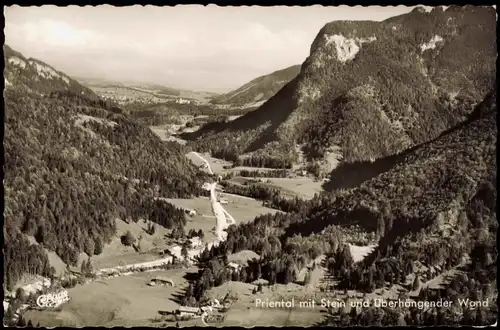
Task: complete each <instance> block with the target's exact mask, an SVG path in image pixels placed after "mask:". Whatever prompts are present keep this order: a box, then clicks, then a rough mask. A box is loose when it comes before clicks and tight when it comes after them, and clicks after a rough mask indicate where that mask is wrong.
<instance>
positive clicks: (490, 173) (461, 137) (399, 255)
mask: <svg viewBox="0 0 500 330" xmlns="http://www.w3.org/2000/svg"><path fill="white" fill-rule="evenodd" d="M468 112H469V113H471V114H470V115H469V116H468V118H467V119H466V120H465V121H464V122H463V123H461V124H459V125H457V126H455V127H454V128H452V129H450V130H448V131H447V132H445V133H443V134H442V135H441V136H439V137H438V138H436V139H434V140H433V141H430V142H428V143H425V144H422V145H419V146H417V147H415V148H413V149H411V150H409V151H408V152H406V153H405V154H404V155H403V156H402V157H401V159H399V160H398V163H397V164H396V165H395V166H394V167H393V168H392V169H390V170H389V171H387V172H385V173H383V174H381V175H379V176H377V177H375V178H373V179H371V180H369V181H367V182H365V183H363V184H362V185H361V186H359V187H357V188H353V189H342V190H337V191H335V192H334V193H328V194H323V195H322V196H318V197H317V198H314V199H313V200H311V201H309V202H302V205H300V204H301V203H300V202H298V204H299V205H298V207H297V209H298V212H291V213H288V214H275V215H264V216H261V217H258V218H257V219H255V220H254V221H253V222H252V223H247V224H243V225H239V226H237V227H236V226H232V227H230V228H229V230H228V239H227V241H225V242H224V243H222V244H221V245H219V246H218V247H216V248H213V249H212V250H211V251H207V252H205V253H204V255H203V257H204V259H202V260H203V261H204V264H205V265H206V267H205V269H203V270H201V271H200V273H199V278H198V280H197V281H195V283H194V284H193V287H192V288H193V294H191V296H194V297H195V298H198V297H202V296H203V292H204V290H206V289H207V288H210V287H211V286H213V285H219V284H220V283H222V282H224V281H225V279H224V278H225V276H226V275H227V274H226V275H225V274H224V273H223V271H219V268H218V267H219V266H218V264H220V263H221V261H220V260H222V259H221V256H223V255H224V254H225V253H235V252H238V251H242V250H253V251H255V252H256V253H258V254H259V255H260V256H261V258H260V259H258V260H254V261H253V262H252V263H251V264H250V265H249V266H248V267H247V268H246V269H245V272H244V274H245V275H244V277H243V275H241V277H240V279H241V278H243V279H242V281H246V282H252V281H254V280H255V279H256V278H258V277H259V276H261V277H262V278H264V279H266V280H268V281H270V282H271V284H272V283H276V282H279V283H285V284H286V283H289V282H291V281H294V280H295V279H296V269H301V267H303V266H304V265H305V264H306V263H307V262H308V261H310V260H312V259H314V258H316V257H317V256H318V255H320V254H323V253H324V254H326V256H327V258H326V267H327V268H328V270H329V272H330V273H331V275H332V276H334V278H335V279H336V282H337V284H336V289H338V290H345V289H354V290H357V291H361V292H365V293H371V292H373V291H374V289H376V288H387V287H388V288H390V287H391V286H392V285H400V286H401V287H402V288H406V287H408V280H410V289H408V290H407V292H408V291H410V290H414V289H411V281H412V280H414V279H415V277H416V276H419V277H420V276H422V278H424V277H425V278H429V276H431V277H432V276H437V275H442V273H443V272H447V271H450V270H451V269H454V268H456V267H458V266H459V265H461V267H462V270H461V274H462V275H460V276H458V277H456V278H454V279H453V280H451V282H450V283H449V284H447V283H444V284H443V286H442V289H439V290H430V289H423V290H421V291H418V290H417V293H419V294H420V296H418V297H414V299H417V300H424V301H429V300H435V299H438V300H439V299H444V300H453V301H454V302H455V303H454V306H453V308H450V309H442V310H439V311H433V310H432V309H431V310H430V311H429V310H423V309H418V308H414V309H411V308H410V309H408V308H406V309H404V308H403V309H401V308H397V309H396V310H395V313H396V318H395V319H393V318H392V317H393V316H394V315H393V313H388V312H387V311H385V310H384V309H375V310H372V311H371V312H377V313H382V315H380V317H384V318H386V317H387V318H388V320H387V322H385V323H384V322H383V323H384V324H385V325H387V324H396V322H397V319H398V318H397V316H398V315H400V314H401V315H402V316H403V317H404V319H405V320H406V322H407V323H408V324H414V325H426V324H427V325H429V322H431V323H432V322H433V321H432V320H433V318H434V320H436V314H437V315H439V317H442V322H441V323H439V324H448V323H450V324H476V325H480V324H485V323H487V322H489V320H491V319H492V318H494V316H495V315H496V314H497V312H496V304H495V302H494V300H492V299H496V293H495V292H496V284H495V280H496V266H495V260H496V256H497V250H496V232H497V228H498V224H497V221H496V198H497V197H496V172H497V164H496V137H497V134H498V130H497V126H496V116H497V106H496V90H493V91H491V92H490V93H489V94H488V96H487V97H486V98H485V100H484V101H483V102H481V103H480V104H479V105H478V106H477V107H475V109H474V110H473V111H470V110H469V111H468ZM349 230H351V234H349ZM352 232H357V234H355V235H353V234H352ZM363 232H364V234H365V235H364V237H369V236H372V235H368V233H376V235H375V236H377V237H379V238H380V240H379V244H378V245H379V246H378V248H376V249H375V251H374V252H373V253H372V254H371V255H369V256H368V257H367V258H365V259H364V260H363V262H362V263H353V260H352V256H350V253H349V252H348V250H349V249H346V248H345V247H344V246H343V243H346V242H349V241H351V242H352V240H353V239H356V238H355V237H363V234H362V233H363ZM346 233H347V234H346ZM346 251H347V252H346ZM467 259H469V260H470V261H469V262H464V260H467ZM431 271H432V272H431ZM242 274H243V272H242ZM417 282H418V280H417ZM214 283H215V284H214ZM217 283H219V284H217ZM331 284H332V285H333V283H331ZM469 294H470V295H469ZM188 296H189V292H188V295H187V298H189V297H188ZM457 297H458V298H463V297H467V298H468V297H471V298H470V299H476V298H477V299H482V298H484V299H489V301H490V305H489V307H487V308H481V309H478V310H477V311H475V312H474V314H471V313H470V312H468V311H466V309H467V307H463V310H461V311H460V308H459V304H458V303H457V301H456V299H457ZM478 297H482V298H478ZM364 310H365V309H363V311H364ZM464 310H465V311H464ZM363 313H364V312H362V314H359V312H356V313H353V314H349V315H350V316H351V318H350V319H351V322H350V323H349V322H347V324H344V325H354V324H357V325H359V324H360V322H365V323H366V319H363V316H362V315H364V314H363ZM429 313H430V314H429ZM433 313H434V314H433ZM457 313H458V314H457ZM415 314H419V315H418V316H415ZM379 320H381V318H379ZM337 322H338V318H337V321H335V319H333V320H327V322H326V323H327V324H336V325H338V323H337ZM381 322H382V321H381ZM443 322H445V323H443ZM446 322H448V323H446ZM368 324H369V323H368ZM368 324H365V325H368Z"/></svg>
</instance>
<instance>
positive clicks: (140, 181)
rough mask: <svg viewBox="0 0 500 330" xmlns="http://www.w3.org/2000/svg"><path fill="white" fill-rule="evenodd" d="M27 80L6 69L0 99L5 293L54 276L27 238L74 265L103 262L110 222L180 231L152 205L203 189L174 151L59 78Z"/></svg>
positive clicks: (176, 217) (172, 212)
mask: <svg viewBox="0 0 500 330" xmlns="http://www.w3.org/2000/svg"><path fill="white" fill-rule="evenodd" d="M15 54H16V57H17V58H20V59H23V57H21V56H22V55H20V54H18V53H15ZM6 55H7V56H9V55H8V53H7V54H6ZM10 58H12V57H8V59H10ZM8 59H7V60H8ZM36 63H41V62H39V61H37V62H36ZM40 65H43V66H44V67H48V65H46V64H44V63H41V64H40ZM24 69H26V70H30V71H29V72H24V71H23V70H24ZM31 70H32V68H31V67H29V66H28V65H26V67H16V68H14V69H12V68H11V69H9V70H8V72H7V74H8V77H9V79H10V81H9V82H11V83H12V84H11V85H9V86H7V89H6V90H5V91H4V97H5V109H6V111H5V136H4V150H5V164H4V173H5V181H4V187H5V211H4V216H5V225H4V238H5V244H4V255H5V257H4V258H5V259H4V261H5V269H4V271H5V273H4V274H5V276H6V277H5V278H6V283H7V285H8V287H10V286H12V285H13V284H14V283H15V282H16V281H17V280H18V279H19V278H20V276H22V274H23V273H25V272H30V273H37V274H43V275H49V274H50V273H51V271H52V270H51V269H50V267H49V264H48V261H47V257H46V256H45V254H44V252H43V250H42V249H41V247H40V246H36V245H31V246H29V243H28V242H27V240H26V238H25V236H24V235H23V234H26V235H33V236H34V237H35V238H36V240H37V241H38V242H39V243H42V244H43V247H45V248H47V249H49V250H52V251H55V252H56V253H57V254H58V255H59V256H60V257H61V258H62V260H63V261H64V262H66V263H68V264H74V263H75V262H76V261H77V258H78V253H79V252H82V251H83V252H85V253H87V254H88V255H93V254H99V253H101V251H102V248H103V245H104V243H106V242H108V241H109V239H110V238H111V236H112V235H114V234H115V219H116V218H120V219H123V220H125V221H129V220H134V221H136V220H138V219H139V218H144V219H149V220H152V221H155V222H157V223H159V224H161V225H164V226H166V227H169V228H174V227H181V226H183V225H184V224H185V218H184V213H183V212H179V210H177V209H176V208H175V207H173V206H172V205H171V204H168V203H166V202H163V201H161V200H154V197H158V196H162V197H186V198H188V197H189V196H193V195H198V194H200V193H201V188H200V187H201V185H202V183H203V182H204V181H205V179H206V177H205V174H202V173H201V172H199V171H198V169H196V168H195V166H194V165H192V163H190V162H189V160H187V159H186V158H185V157H184V151H183V150H181V147H180V146H179V145H177V144H175V143H170V144H169V143H164V142H162V141H160V139H159V138H158V137H157V136H156V135H154V134H153V133H152V132H151V131H150V130H149V129H148V128H146V127H143V126H141V125H139V124H137V123H135V122H134V121H131V120H130V119H129V118H128V117H127V116H125V115H123V114H120V113H119V111H116V110H119V109H114V108H109V109H108V108H106V102H102V101H100V100H99V99H98V98H95V95H94V94H93V93H92V92H89V91H88V90H87V89H86V88H84V87H82V86H81V85H79V84H78V83H77V82H76V81H70V83H69V84H67V83H66V81H65V79H64V77H66V76H65V75H64V74H62V73H58V74H59V75H60V76H59V78H54V79H52V78H47V79H50V81H43V82H42V78H39V80H38V83H35V82H36V80H35V82H31V81H30V80H24V79H25V77H29V76H33V75H35V74H36V72H32V71H31ZM61 77H62V78H61ZM51 83H53V84H51Z"/></svg>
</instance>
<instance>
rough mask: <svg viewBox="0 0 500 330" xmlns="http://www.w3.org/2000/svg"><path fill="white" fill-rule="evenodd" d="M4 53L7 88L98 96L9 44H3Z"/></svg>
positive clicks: (43, 92)
mask: <svg viewBox="0 0 500 330" xmlns="http://www.w3.org/2000/svg"><path fill="white" fill-rule="evenodd" d="M3 53H4V61H5V69H4V82H5V87H6V88H15V89H19V90H22V91H26V92H34V93H37V94H40V95H45V94H50V93H51V92H61V91H70V92H72V93H75V94H79V95H84V96H86V97H90V98H92V99H97V98H98V97H97V95H95V94H94V92H92V91H91V90H90V89H88V88H86V87H84V86H82V85H81V84H80V83H79V82H77V81H76V80H74V79H72V78H70V77H69V76H68V75H66V74H64V73H62V72H60V71H58V70H56V69H54V68H53V67H51V66H50V65H48V64H47V63H44V62H42V61H40V60H37V59H34V58H26V57H24V56H23V54H21V53H19V52H17V51H15V50H13V49H12V48H10V47H9V46H8V45H4V46H3Z"/></svg>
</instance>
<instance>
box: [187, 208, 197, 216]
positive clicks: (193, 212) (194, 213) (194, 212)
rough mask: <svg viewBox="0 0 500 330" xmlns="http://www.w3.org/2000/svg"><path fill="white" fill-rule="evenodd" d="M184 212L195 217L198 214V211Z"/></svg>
mask: <svg viewBox="0 0 500 330" xmlns="http://www.w3.org/2000/svg"><path fill="white" fill-rule="evenodd" d="M184 212H185V213H186V214H189V215H190V216H195V215H196V214H198V213H197V212H196V210H190V209H185V210H184Z"/></svg>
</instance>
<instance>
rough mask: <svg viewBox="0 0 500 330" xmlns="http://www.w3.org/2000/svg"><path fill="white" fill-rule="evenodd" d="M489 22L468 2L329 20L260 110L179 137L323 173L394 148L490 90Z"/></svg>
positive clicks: (454, 117) (452, 120)
mask: <svg viewBox="0 0 500 330" xmlns="http://www.w3.org/2000/svg"><path fill="white" fill-rule="evenodd" d="M495 27H496V18H495V10H494V9H493V8H491V7H476V6H464V7H459V6H450V7H449V8H448V9H447V10H446V11H443V9H442V7H436V8H434V9H433V10H432V11H431V12H425V11H421V10H419V9H416V10H414V11H412V12H410V13H408V14H405V15H401V16H397V17H393V18H389V19H387V20H385V21H382V22H371V21H335V22H331V23H328V24H327V25H325V27H323V28H322V29H321V31H320V32H319V33H318V35H317V37H316V38H315V40H314V42H313V43H312V45H311V52H310V56H309V57H308V58H307V59H306V61H305V62H304V63H303V64H302V67H301V72H300V74H299V75H298V76H297V77H296V78H295V79H293V80H292V81H290V82H289V83H288V84H286V85H285V86H284V87H283V88H282V89H281V90H280V91H279V92H278V93H277V94H276V95H275V96H274V97H272V98H271V99H269V100H268V101H267V102H266V103H265V104H263V105H262V106H261V107H260V108H259V109H257V110H255V111H253V112H251V113H249V114H247V115H245V116H242V117H240V118H238V119H237V120H234V121H233V122H230V123H219V124H218V125H210V126H208V125H207V126H206V127H204V128H202V129H200V130H199V131H198V132H196V133H193V134H186V135H185V136H184V138H186V139H191V140H195V141H194V142H193V145H194V146H196V147H197V148H198V149H200V150H202V151H211V152H213V153H215V154H224V155H228V156H230V158H233V159H234V158H236V157H240V156H241V157H242V158H243V157H248V156H256V157H257V155H261V156H262V155H263V156H265V157H267V158H268V159H270V160H269V161H268V163H272V162H275V159H282V160H286V162H291V161H293V162H299V161H302V160H303V159H305V160H306V161H309V165H310V166H311V165H319V166H320V167H321V169H322V172H323V173H328V172H330V171H331V170H332V169H333V168H335V167H336V166H337V165H338V164H339V163H353V162H360V161H371V160H374V159H379V158H382V157H386V156H389V155H392V154H396V153H399V152H401V151H403V150H405V149H407V148H410V147H412V146H415V145H418V144H421V143H423V142H425V141H428V140H431V139H433V138H435V137H437V136H438V135H439V134H441V133H442V132H443V131H445V130H447V129H449V128H451V127H453V126H454V125H456V124H457V123H459V122H460V121H463V120H464V119H465V117H466V116H467V115H468V111H470V109H472V107H473V105H474V104H477V103H478V102H479V101H480V100H482V99H483V98H484V97H485V95H486V93H487V92H488V91H489V90H491V89H492V86H493V84H494V82H495V61H496V56H497V53H496V34H495ZM250 162H251V161H250ZM258 163H259V164H261V165H260V166H266V164H263V162H258ZM264 163H265V162H264ZM268 165H269V164H268Z"/></svg>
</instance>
